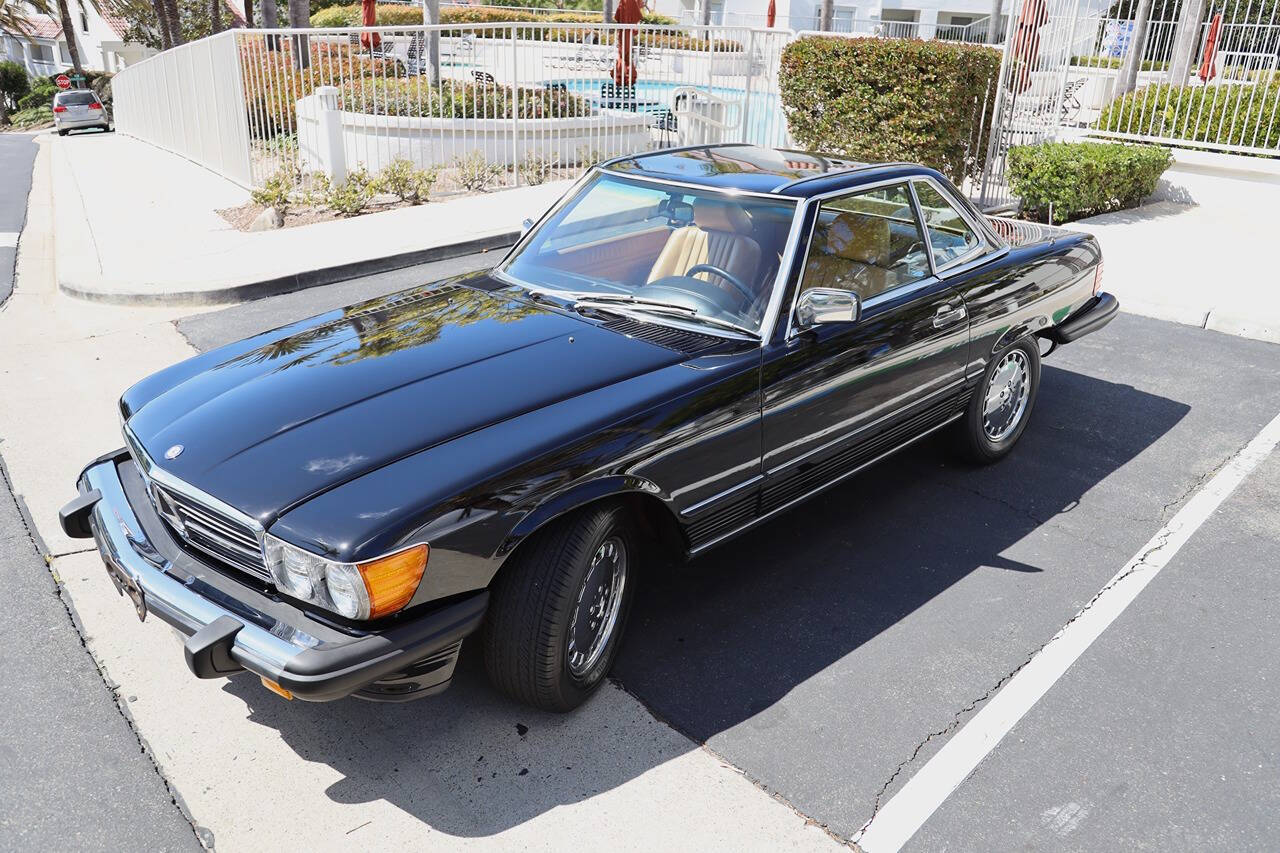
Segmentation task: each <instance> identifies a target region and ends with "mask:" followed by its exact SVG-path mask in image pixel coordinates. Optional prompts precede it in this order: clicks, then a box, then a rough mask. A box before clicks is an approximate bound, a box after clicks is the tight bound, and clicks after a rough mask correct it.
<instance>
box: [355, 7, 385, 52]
mask: <svg viewBox="0 0 1280 853" xmlns="http://www.w3.org/2000/svg"><path fill="white" fill-rule="evenodd" d="M377 25H378V6H377V0H360V26H362V27H376V26H377ZM360 44H362V45H364V46H365V47H367V48H370V49H372V48H375V47H377V46H378V45H380V44H382V36H380V35H378V34H377V33H361V34H360Z"/></svg>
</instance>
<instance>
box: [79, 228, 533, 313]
mask: <svg viewBox="0 0 1280 853" xmlns="http://www.w3.org/2000/svg"><path fill="white" fill-rule="evenodd" d="M519 237H520V232H519V231H504V232H501V233H498V234H490V235H488V236H485V237H476V238H473V239H470V240H464V241H462V242H459V243H447V244H445V245H442V246H431V247H429V248H426V249H414V250H412V251H408V252H400V253H397V254H393V255H386V256H384V257H381V258H369V259H367V260H363V261H351V262H349V263H344V264H338V265H336V266H329V267H321V268H319V269H313V270H304V271H302V272H297V273H289V274H287V275H281V276H275V277H273V278H268V279H263V280H261V281H255V282H248V283H245V284H236V285H231V286H228V287H224V288H217V289H208V290H185V291H169V292H160V293H158V292H155V291H151V292H136V291H135V292H120V291H103V290H98V289H95V288H86V287H83V286H79V285H77V284H76V283H75V282H72V281H66V280H64V278H63V277H62V275H61V274H59V275H58V289H59V290H60V291H62V292H63V293H65V294H67V295H68V296H74V297H75V298H77V299H84V300H86V301H89V302H98V303H102V304H106V305H134V306H146V307H155V306H204V305H227V304H230V303H235V302H246V301H249V300H252V299H262V298H263V297H266V296H279V295H281V294H284V293H294V292H296V291H299V290H306V289H307V288H310V287H320V286H321V285H326V284H333V283H335V282H339V281H346V280H347V279H352V278H357V277H359V276H365V275H375V274H377V273H382V272H389V271H391V270H398V269H403V268H404V267H412V266H417V265H418V264H425V263H430V262H432V261H443V260H448V259H449V258H457V257H461V256H462V255H472V254H475V253H477V252H489V251H492V250H494V249H505V248H506V247H508V246H511V245H513V244H514V243H515V242H516V240H518V239H519Z"/></svg>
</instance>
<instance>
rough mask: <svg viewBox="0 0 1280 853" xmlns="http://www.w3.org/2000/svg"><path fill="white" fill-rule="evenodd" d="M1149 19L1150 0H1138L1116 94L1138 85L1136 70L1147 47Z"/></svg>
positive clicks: (1130, 89) (1123, 92)
mask: <svg viewBox="0 0 1280 853" xmlns="http://www.w3.org/2000/svg"><path fill="white" fill-rule="evenodd" d="M1150 21H1151V0H1138V13H1137V20H1136V21H1134V23H1133V33H1132V35H1130V36H1129V53H1128V55H1127V56H1125V58H1124V63H1123V64H1122V65H1121V66H1120V79H1119V80H1118V81H1116V94H1117V95H1123V94H1125V93H1126V92H1132V91H1133V90H1134V89H1135V88H1136V87H1137V85H1138V70H1139V69H1140V68H1142V54H1143V53H1145V52H1146V49H1147V26H1148V24H1149V23H1150Z"/></svg>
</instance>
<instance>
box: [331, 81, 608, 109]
mask: <svg viewBox="0 0 1280 853" xmlns="http://www.w3.org/2000/svg"><path fill="white" fill-rule="evenodd" d="M339 92H340V94H339V106H340V107H341V109H343V110H346V111H349V112H358V113H367V114H369V115H383V116H409V117H414V118H425V117H432V118H486V119H489V118H492V119H503V118H521V119H525V118H569V117H572V116H585V115H590V114H591V107H590V106H589V105H588V104H587V102H586V101H584V100H583V99H582V98H580V97H578V96H577V95H571V94H569V93H568V92H565V91H563V90H556V89H516V90H514V91H513V90H512V89H511V87H510V86H497V85H488V86H480V85H476V84H473V83H448V82H446V83H445V84H443V85H441V86H438V87H437V86H424V85H422V83H421V82H420V81H417V80H406V79H403V78H400V79H397V78H376V79H362V80H351V81H348V82H347V83H344V84H343V85H342V86H341V87H339Z"/></svg>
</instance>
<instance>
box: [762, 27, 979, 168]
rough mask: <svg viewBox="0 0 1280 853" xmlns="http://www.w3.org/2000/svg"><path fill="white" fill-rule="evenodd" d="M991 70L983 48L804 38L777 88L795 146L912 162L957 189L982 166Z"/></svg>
mask: <svg viewBox="0 0 1280 853" xmlns="http://www.w3.org/2000/svg"><path fill="white" fill-rule="evenodd" d="M999 69H1000V51H998V50H996V49H994V48H990V47H982V46H978V45H966V44H957V43H951V42H944V41H919V40H916V39H871V38H830V37H812V38H802V39H798V40H797V41H794V42H792V43H791V44H789V45H787V48H786V50H784V51H783V53H782V64H781V67H780V69H779V72H778V83H779V87H780V90H781V94H782V105H783V110H784V111H785V113H786V116H787V122H788V124H789V125H790V129H791V134H792V135H793V136H794V137H795V139H796V141H797V142H798V143H799V144H800V145H801V146H802V147H804V148H808V149H810V150H815V151H826V152H830V153H833V154H841V155H844V156H847V157H852V158H854V159H858V160H867V161H893V160H909V161H912V162H919V163H923V164H925V165H927V166H932V167H933V168H935V169H938V170H939V171H940V172H942V173H943V174H945V175H947V176H948V177H950V178H951V179H952V180H953V181H956V182H959V181H960V180H962V179H963V178H964V177H966V176H968V175H976V174H977V173H978V170H979V168H980V167H981V163H982V154H983V153H984V152H985V151H986V137H987V133H988V129H989V128H990V125H991V122H990V121H983V120H982V119H983V113H984V111H986V112H988V113H989V112H990V110H991V106H992V105H993V104H994V102H995V91H996V78H997V74H998V72H999Z"/></svg>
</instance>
